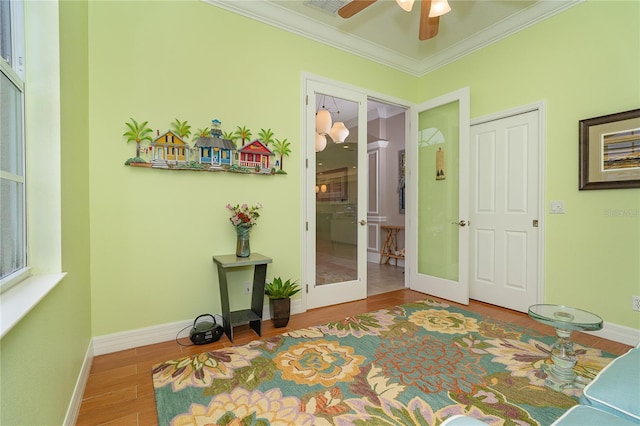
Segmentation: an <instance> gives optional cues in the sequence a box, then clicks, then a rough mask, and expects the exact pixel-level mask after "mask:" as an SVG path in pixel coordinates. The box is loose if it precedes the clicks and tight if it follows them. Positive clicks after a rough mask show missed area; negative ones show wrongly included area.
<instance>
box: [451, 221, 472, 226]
mask: <svg viewBox="0 0 640 426" xmlns="http://www.w3.org/2000/svg"><path fill="white" fill-rule="evenodd" d="M451 223H452V224H453V225H458V226H460V227H463V226H467V225H469V226H471V222H465V221H464V220H461V221H460V222H451Z"/></svg>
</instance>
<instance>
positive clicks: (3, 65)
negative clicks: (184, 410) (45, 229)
mask: <svg viewBox="0 0 640 426" xmlns="http://www.w3.org/2000/svg"><path fill="white" fill-rule="evenodd" d="M3 3H4V2H3ZM2 6H3V12H9V13H8V14H3V15H2V18H3V19H2V21H3V22H2V23H1V25H2V26H5V24H6V23H7V22H6V21H7V20H8V21H10V22H9V23H10V25H8V26H6V27H5V28H7V27H8V28H9V29H10V34H8V35H9V37H8V38H5V37H4V36H6V35H7V34H4V33H3V34H2V35H3V42H4V43H7V41H8V48H9V51H8V52H6V53H8V57H7V58H5V57H4V56H3V57H2V58H0V72H2V74H3V75H4V77H3V78H6V79H7V80H8V81H9V83H10V84H12V85H13V86H14V87H15V88H16V89H17V90H18V92H19V93H20V96H21V98H22V99H21V101H20V109H21V111H20V119H21V120H20V121H21V125H22V128H21V129H20V130H17V131H15V132H12V133H17V134H19V135H20V138H21V140H20V141H19V145H20V146H18V147H17V148H18V149H19V150H21V151H22V152H21V153H20V156H19V157H20V160H21V162H22V164H21V165H20V169H21V170H20V171H19V172H16V173H13V172H10V171H8V170H0V176H1V177H2V179H3V180H6V181H10V182H16V183H21V184H22V188H23V189H22V196H21V197H20V198H21V202H22V206H21V210H22V217H21V218H20V225H19V226H20V227H21V228H22V229H16V230H15V231H16V233H19V234H21V239H22V253H20V257H21V258H22V260H21V262H20V263H21V267H20V269H17V270H15V271H12V272H11V273H10V274H9V275H7V276H5V277H3V278H0V293H2V292H5V291H7V290H8V289H9V288H11V287H12V286H13V285H15V284H16V283H18V282H20V281H22V280H24V279H25V278H26V277H27V275H28V273H29V266H28V263H27V234H26V228H27V221H26V190H25V187H26V179H25V176H26V161H25V155H26V151H25V149H24V133H25V120H24V88H25V85H24V10H23V3H22V1H10V2H7V3H4V4H3V5H2ZM7 6H8V7H9V9H7ZM4 125H5V123H3V126H4ZM12 254H13V255H15V253H12Z"/></svg>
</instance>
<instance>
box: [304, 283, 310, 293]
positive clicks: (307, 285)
mask: <svg viewBox="0 0 640 426" xmlns="http://www.w3.org/2000/svg"><path fill="white" fill-rule="evenodd" d="M305 286H306V287H307V293H309V284H305Z"/></svg>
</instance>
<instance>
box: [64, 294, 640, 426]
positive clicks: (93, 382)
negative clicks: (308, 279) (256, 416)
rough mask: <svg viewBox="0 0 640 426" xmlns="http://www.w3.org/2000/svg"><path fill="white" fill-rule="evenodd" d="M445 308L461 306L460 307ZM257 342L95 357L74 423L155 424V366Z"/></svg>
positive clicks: (164, 346) (360, 307)
mask: <svg viewBox="0 0 640 426" xmlns="http://www.w3.org/2000/svg"><path fill="white" fill-rule="evenodd" d="M427 297H430V296H427V295H425V294H423V293H418V292H415V291H412V290H407V289H404V290H397V291H392V292H388V293H382V294H377V295H375V296H371V297H369V298H367V299H364V300H359V301H356V302H350V303H344V304H340V305H335V306H328V307H325V308H318V309H312V310H310V311H307V312H305V313H303V314H298V315H293V316H292V317H291V320H290V321H289V325H288V326H287V327H286V328H278V329H276V328H273V326H272V325H271V322H270V321H265V322H264V324H263V333H262V335H263V337H269V336H273V335H277V334H280V333H283V332H286V331H291V330H296V329H299V328H303V327H308V326H312V325H319V324H323V323H326V322H329V321H334V320H338V319H341V318H345V317H347V316H351V315H357V314H360V313H364V312H370V311H375V310H377V309H382V308H385V307H389V306H395V305H399V304H402V303H407V302H411V301H416V300H422V299H425V298H427ZM447 303H450V304H451V305H455V306H458V305H457V304H456V303H452V302H447ZM459 306H461V307H463V308H465V309H468V310H470V311H473V312H476V313H478V314H481V315H484V316H487V317H491V318H495V319H498V320H501V321H508V322H511V323H513V324H516V325H521V326H523V327H529V328H533V329H536V330H538V331H540V332H543V333H547V334H555V331H554V329H553V328H552V327H549V326H546V325H543V324H540V323H538V322H536V321H534V320H532V319H530V318H529V317H528V316H527V315H526V314H523V313H520V312H514V311H511V310H508V309H504V308H499V307H496V306H493V305H488V304H485V303H481V302H475V301H471V303H470V304H469V306H463V305H459ZM258 338H259V337H258V336H257V335H256V334H255V333H254V332H253V331H252V330H251V329H249V328H248V327H246V326H243V327H237V328H235V329H234V340H235V341H234V343H233V344H232V343H230V342H229V340H228V339H227V338H226V336H223V337H222V338H221V339H220V340H219V341H218V342H215V343H212V344H209V345H202V346H180V345H179V344H177V343H176V342H175V341H170V342H165V343H158V344H155V345H149V346H143V347H139V348H135V349H129V350H125V351H121V352H116V353H112V354H107V355H101V356H97V357H95V359H94V360H93V365H92V367H91V373H90V376H89V380H88V382H87V386H86V389H85V393H84V397H83V400H82V405H81V407H80V414H79V416H78V421H77V423H76V424H77V425H78V426H84V425H109V426H129V425H131V426H135V425H141V426H143V425H144V426H153V425H157V424H158V419H157V416H156V406H155V400H154V394H153V385H152V382H151V367H152V366H153V365H155V364H157V363H160V362H164V361H168V360H170V359H175V358H181V357H186V356H189V355H193V354H198V353H201V352H205V351H209V350H213V349H219V348H223V347H228V346H233V345H234V344H235V345H242V344H245V343H248V342H250V341H252V340H255V339H258ZM573 340H574V341H576V342H578V343H580V344H581V345H585V346H591V347H595V348H598V349H602V350H605V351H607V352H610V353H613V354H615V355H622V354H623V353H625V352H626V351H628V350H629V349H630V346H627V345H623V344H621V343H616V342H612V341H610V340H606V339H601V338H598V337H595V336H592V335H589V334H584V333H574V335H573ZM182 342H183V344H188V343H190V342H189V340H188V339H183V340H182Z"/></svg>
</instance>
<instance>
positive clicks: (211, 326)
mask: <svg viewBox="0 0 640 426" xmlns="http://www.w3.org/2000/svg"><path fill="white" fill-rule="evenodd" d="M203 317H211V319H213V322H210V321H201V322H198V320H199V319H200V318H203ZM223 334H224V329H223V328H222V326H221V325H220V324H217V323H216V318H215V317H214V316H213V315H211V314H202V315H199V316H198V317H197V318H196V319H195V320H194V321H193V328H192V329H191V331H190V332H189V338H190V339H191V341H192V342H193V343H194V344H196V345H204V344H206V343H213V342H217V341H218V340H219V339H220V337H222V335H223Z"/></svg>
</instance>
